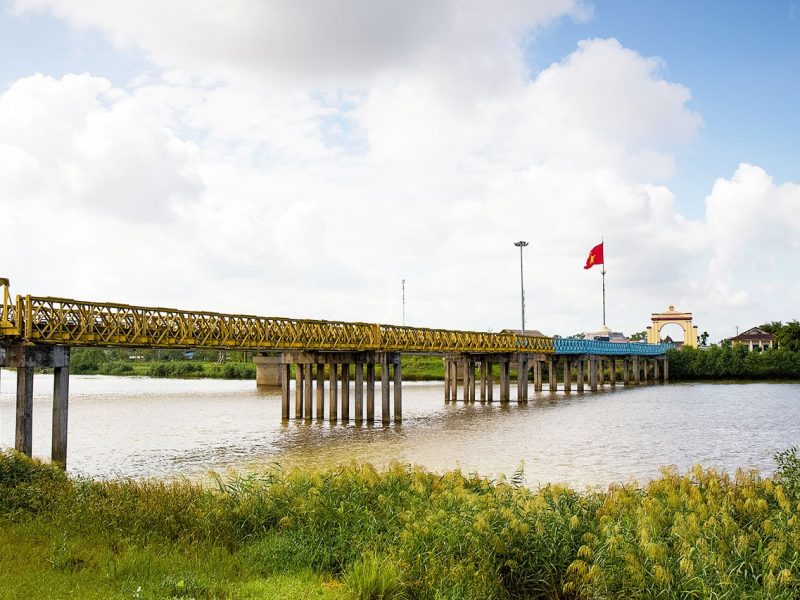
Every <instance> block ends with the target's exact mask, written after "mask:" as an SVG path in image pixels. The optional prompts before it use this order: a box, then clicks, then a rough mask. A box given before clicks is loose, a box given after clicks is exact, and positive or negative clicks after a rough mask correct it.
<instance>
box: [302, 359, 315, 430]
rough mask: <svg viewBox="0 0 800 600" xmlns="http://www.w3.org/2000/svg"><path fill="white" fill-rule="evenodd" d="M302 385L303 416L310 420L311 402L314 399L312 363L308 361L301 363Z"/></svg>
mask: <svg viewBox="0 0 800 600" xmlns="http://www.w3.org/2000/svg"><path fill="white" fill-rule="evenodd" d="M303 366H304V367H305V369H304V374H303V375H304V380H305V381H304V387H303V418H304V419H305V420H306V421H310V420H311V418H312V416H313V415H312V406H313V405H312V402H313V401H314V365H313V364H311V363H309V364H307V365H303Z"/></svg>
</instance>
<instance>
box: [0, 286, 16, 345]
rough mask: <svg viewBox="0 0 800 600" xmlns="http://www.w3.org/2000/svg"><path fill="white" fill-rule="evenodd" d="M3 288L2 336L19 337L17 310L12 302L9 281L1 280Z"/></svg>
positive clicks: (0, 314)
mask: <svg viewBox="0 0 800 600" xmlns="http://www.w3.org/2000/svg"><path fill="white" fill-rule="evenodd" d="M0 288H2V302H3V303H2V305H0V335H19V328H18V327H17V325H16V322H17V316H16V313H17V308H16V307H15V306H14V304H13V303H12V301H11V293H10V292H9V289H8V288H9V282H8V279H5V278H0Z"/></svg>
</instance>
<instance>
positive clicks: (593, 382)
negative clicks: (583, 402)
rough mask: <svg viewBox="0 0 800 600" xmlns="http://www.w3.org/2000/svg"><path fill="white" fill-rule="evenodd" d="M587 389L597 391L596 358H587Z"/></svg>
mask: <svg viewBox="0 0 800 600" xmlns="http://www.w3.org/2000/svg"><path fill="white" fill-rule="evenodd" d="M589 389H591V390H592V391H593V392H596V391H597V358H596V357H595V356H589Z"/></svg>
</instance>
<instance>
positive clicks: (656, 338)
mask: <svg viewBox="0 0 800 600" xmlns="http://www.w3.org/2000/svg"><path fill="white" fill-rule="evenodd" d="M651 320H652V325H648V327H647V341H648V343H650V344H658V343H659V342H660V341H661V328H662V327H664V325H670V324H672V323H674V324H676V325H679V326H680V327H681V329H683V345H684V346H689V347H691V348H697V326H696V325H692V313H690V312H680V311H677V310H675V307H674V306H673V305H670V306H669V308H667V312H662V313H652V315H651Z"/></svg>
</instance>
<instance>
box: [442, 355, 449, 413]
mask: <svg viewBox="0 0 800 600" xmlns="http://www.w3.org/2000/svg"><path fill="white" fill-rule="evenodd" d="M442 363H444V402H445V404H447V403H448V402H450V359H449V358H447V357H446V356H445V357H443V358H442Z"/></svg>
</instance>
